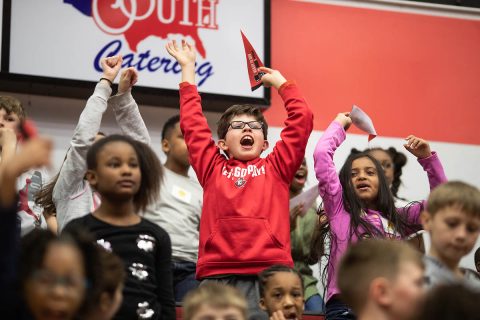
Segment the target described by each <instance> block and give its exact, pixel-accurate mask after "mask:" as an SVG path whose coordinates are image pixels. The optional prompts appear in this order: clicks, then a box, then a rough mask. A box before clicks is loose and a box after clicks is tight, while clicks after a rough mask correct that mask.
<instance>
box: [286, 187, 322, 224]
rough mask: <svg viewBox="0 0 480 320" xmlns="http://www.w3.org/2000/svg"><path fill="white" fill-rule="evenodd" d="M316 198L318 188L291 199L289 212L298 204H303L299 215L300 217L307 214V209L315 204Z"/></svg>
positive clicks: (312, 188)
mask: <svg viewBox="0 0 480 320" xmlns="http://www.w3.org/2000/svg"><path fill="white" fill-rule="evenodd" d="M317 197H318V186H313V187H311V188H310V189H308V190H307V191H305V192H302V193H300V194H299V195H298V196H296V197H293V198H292V199H290V210H292V209H293V208H295V207H296V206H298V205H299V204H303V210H302V212H301V213H300V216H302V217H303V216H304V215H305V213H307V211H308V209H310V208H311V207H312V205H313V202H315V199H317Z"/></svg>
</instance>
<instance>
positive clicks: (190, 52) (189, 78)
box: [165, 40, 196, 84]
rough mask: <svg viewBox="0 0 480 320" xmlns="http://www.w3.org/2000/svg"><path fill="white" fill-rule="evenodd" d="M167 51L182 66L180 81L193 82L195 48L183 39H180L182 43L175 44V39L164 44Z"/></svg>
mask: <svg viewBox="0 0 480 320" xmlns="http://www.w3.org/2000/svg"><path fill="white" fill-rule="evenodd" d="M165 48H167V51H168V53H169V54H170V55H171V56H172V57H174V58H175V60H177V62H178V63H179V64H180V67H182V82H188V83H190V84H195V55H196V54H195V48H194V47H192V45H190V44H189V43H187V42H186V41H185V40H182V45H181V46H180V47H179V46H177V42H176V41H175V40H173V41H171V42H169V43H167V45H166V46H165Z"/></svg>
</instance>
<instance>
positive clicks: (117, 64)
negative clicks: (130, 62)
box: [100, 56, 123, 82]
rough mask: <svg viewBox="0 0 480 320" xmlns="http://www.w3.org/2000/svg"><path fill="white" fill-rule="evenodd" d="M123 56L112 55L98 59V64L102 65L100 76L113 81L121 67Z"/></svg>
mask: <svg viewBox="0 0 480 320" xmlns="http://www.w3.org/2000/svg"><path fill="white" fill-rule="evenodd" d="M122 62H123V58H122V56H113V57H108V58H102V59H101V60H100V65H101V66H102V70H103V74H102V78H106V79H108V80H110V82H113V80H115V78H116V77H117V75H118V72H119V71H120V68H121V67H122Z"/></svg>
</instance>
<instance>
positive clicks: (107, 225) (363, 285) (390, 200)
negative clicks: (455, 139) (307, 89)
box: [0, 41, 480, 320]
mask: <svg viewBox="0 0 480 320" xmlns="http://www.w3.org/2000/svg"><path fill="white" fill-rule="evenodd" d="M166 49H167V51H168V53H169V54H170V55H171V56H172V57H174V58H175V59H176V61H177V62H178V64H179V66H180V67H181V72H182V73H181V83H180V89H179V93H180V114H179V115H178V116H174V117H172V118H170V119H168V120H167V121H166V122H165V125H164V128H163V131H162V136H161V139H162V145H161V147H162V150H163V152H164V153H165V155H166V156H167V158H166V162H165V163H164V164H161V163H160V161H159V160H158V158H157V156H156V155H155V153H154V152H153V151H152V149H151V148H150V146H149V145H150V136H149V133H148V130H147V128H146V126H145V124H144V122H143V119H142V117H141V114H140V112H139V109H138V106H137V104H136V102H135V100H134V99H133V97H132V93H131V91H132V87H133V86H134V84H135V83H136V82H137V78H138V73H137V71H136V70H135V69H134V68H128V69H125V70H123V71H120V69H121V66H122V57H121V56H115V57H109V58H104V59H102V61H101V66H102V69H103V74H102V77H101V80H100V81H99V83H98V84H97V85H96V87H95V90H94V92H93V94H92V96H91V97H90V98H89V99H88V101H87V103H86V106H85V109H84V110H83V112H82V114H81V115H80V119H79V121H78V125H77V127H76V128H75V130H74V133H73V137H72V140H71V143H70V147H69V149H68V151H67V153H66V156H65V159H64V162H63V164H62V166H61V168H60V171H59V172H58V174H57V175H56V176H55V177H53V178H52V179H48V177H47V176H46V174H45V170H44V169H43V168H45V167H46V166H48V165H49V161H50V156H51V149H52V143H51V141H50V140H49V139H47V138H43V137H36V136H29V135H26V134H25V132H24V130H22V126H24V124H25V118H26V115H25V111H24V110H23V107H22V106H21V104H20V102H19V101H18V100H16V99H15V98H13V97H0V151H1V153H0V155H1V158H0V159H1V160H0V185H1V192H0V214H1V215H2V223H1V224H0V237H1V240H2V241H0V244H1V252H2V255H1V256H0V261H1V263H0V287H1V288H2V290H0V301H2V307H1V309H0V310H1V312H2V313H1V314H2V316H3V315H5V316H6V319H175V318H176V316H177V315H176V303H177V306H178V304H181V305H183V318H184V319H187V320H204V319H230V320H234V319H239V320H246V319H267V318H270V319H271V320H284V319H301V318H302V316H303V314H304V313H308V312H310V313H311V312H313V313H317V314H318V313H324V314H325V317H326V319H328V320H330V319H332V320H333V319H361V320H362V319H363V320H368V319H405V320H408V319H412V320H413V319H415V320H417V319H460V318H461V319H476V318H475V316H477V317H478V315H477V314H478V312H476V311H477V310H476V309H477V308H478V307H477V305H478V304H476V303H475V301H476V299H477V298H478V294H479V292H480V276H479V274H478V273H477V272H476V271H473V270H469V269H465V268H461V267H460V260H461V258H462V257H464V256H465V255H467V254H468V253H469V252H471V251H472V250H473V248H474V246H475V244H476V241H477V239H478V235H479V233H480V191H479V190H478V188H476V187H473V186H471V185H468V184H466V183H463V182H459V181H451V182H447V178H446V176H445V173H444V170H443V167H442V164H441V163H440V159H439V155H438V154H437V153H436V152H434V151H432V150H431V149H430V145H429V143H428V142H426V141H425V140H423V139H421V138H418V137H416V136H414V135H409V136H408V137H407V138H406V143H405V149H406V151H407V152H410V153H411V154H413V155H414V156H415V157H416V158H417V159H418V162H419V164H420V165H421V166H422V168H423V170H424V171H425V172H426V175H427V177H428V181H429V184H430V189H431V190H432V191H431V194H430V196H429V198H428V200H427V201H417V202H411V203H408V201H407V200H406V199H403V198H401V197H400V196H399V193H398V191H399V187H400V185H401V175H402V167H403V166H404V165H405V163H406V157H405V155H404V154H403V153H401V152H398V151H397V150H395V149H393V148H389V149H381V148H374V149H368V150H365V151H358V150H352V153H351V154H350V155H349V156H348V158H347V159H346V161H345V163H344V164H343V166H342V168H341V170H340V172H339V173H337V171H336V169H335V164H334V161H333V158H334V154H335V151H336V149H337V148H338V147H339V146H340V145H341V144H342V143H343V141H344V140H345V139H346V131H347V130H348V128H349V127H350V125H351V124H352V119H351V118H350V116H349V114H348V113H339V114H338V115H337V117H336V118H335V119H334V121H333V122H332V123H331V124H330V126H329V127H328V128H327V129H326V130H325V132H324V133H323V135H322V137H321V138H320V140H319V141H318V143H317V146H316V148H315V151H314V154H313V157H314V161H315V165H314V171H315V175H316V177H317V180H318V190H319V194H320V197H321V200H322V205H318V204H317V203H314V204H313V205H312V207H311V208H304V207H303V205H302V204H300V205H298V206H296V207H294V208H292V209H291V210H290V209H289V199H290V198H293V197H295V196H297V195H299V194H300V193H302V191H303V188H304V186H305V182H306V177H307V174H308V168H307V165H306V158H305V149H306V145H307V142H308V139H309V136H310V133H311V131H312V129H313V114H312V111H311V110H310V108H309V106H308V103H307V102H306V100H305V98H304V97H303V95H302V94H301V92H300V90H299V88H298V86H297V85H296V84H295V83H294V82H291V81H287V80H286V79H285V78H284V77H283V76H282V74H281V73H280V72H279V71H277V70H273V69H270V68H265V67H262V68H261V71H262V72H263V73H264V75H263V76H262V79H261V81H262V83H263V85H265V86H270V87H273V88H275V89H276V90H277V91H278V94H279V95H280V97H281V99H282V100H283V102H284V105H285V109H286V112H287V119H286V120H285V128H283V130H282V132H281V135H280V140H279V141H278V142H277V143H276V144H275V146H274V148H273V151H272V152H271V153H269V154H268V155H267V156H266V157H264V158H262V157H261V154H262V152H263V151H265V150H266V149H267V148H268V146H269V143H268V140H267V134H268V125H267V122H266V120H265V118H264V115H263V113H262V112H261V110H260V109H258V108H257V107H255V106H253V105H233V106H231V107H230V108H228V109H227V110H226V111H225V112H224V113H223V114H222V116H221V117H220V120H219V121H218V124H217V125H218V129H217V136H218V142H217V143H215V142H214V140H213V136H212V133H211V131H210V129H209V126H208V124H207V121H206V119H205V116H204V115H203V112H202V105H201V97H200V95H199V93H198V91H197V87H196V86H195V72H194V70H195V63H196V62H195V61H196V54H195V48H193V47H192V46H191V45H190V44H188V43H187V42H185V41H182V43H181V44H177V43H176V42H175V41H172V42H169V43H168V45H167V47H166ZM118 74H120V79H119V85H118V93H117V94H115V95H113V96H112V83H113V82H114V80H115V79H116V78H117V76H118ZM109 107H111V109H112V110H113V112H114V114H115V118H116V121H117V124H118V126H119V128H120V129H121V131H122V135H105V134H104V133H101V132H100V126H101V119H102V115H103V113H104V112H105V111H106V110H107V109H108V108H109ZM190 166H191V167H192V168H193V170H194V171H195V173H196V175H197V178H198V182H196V180H194V179H192V178H191V177H190V176H189V174H188V172H189V169H190ZM39 168H40V169H39ZM421 230H425V231H426V232H428V233H429V234H430V238H431V246H430V249H429V251H428V252H427V253H426V254H425V255H424V256H423V257H422V254H423V253H424V252H423V251H422V250H424V246H423V241H419V242H418V245H415V246H411V245H409V244H408V242H407V240H409V239H410V240H411V239H412V238H415V237H417V238H418V232H419V231H421ZM322 257H323V258H326V261H327V264H326V270H325V271H326V273H325V277H324V278H322V279H325V283H324V285H325V287H326V292H325V294H323V293H322V292H320V291H319V290H318V288H317V283H318V278H317V277H315V276H314V275H313V272H312V270H311V269H310V267H309V265H312V264H317V263H318V262H319V260H320V259H321V258H322ZM479 257H480V253H479V252H477V253H476V254H475V259H476V261H475V263H476V265H477V266H479V265H480V263H478V261H477V260H480V258H479ZM426 289H428V290H427V291H428V293H427V294H426V293H425V291H426ZM452 301H456V302H455V303H454V302H452ZM472 315H473V316H472Z"/></svg>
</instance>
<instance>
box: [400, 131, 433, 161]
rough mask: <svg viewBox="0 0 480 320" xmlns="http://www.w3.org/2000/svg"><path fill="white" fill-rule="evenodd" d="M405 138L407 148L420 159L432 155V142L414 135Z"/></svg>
mask: <svg viewBox="0 0 480 320" xmlns="http://www.w3.org/2000/svg"><path fill="white" fill-rule="evenodd" d="M405 140H406V141H407V142H406V143H405V144H404V145H403V146H404V147H405V149H407V151H408V152H410V153H411V154H413V155H414V156H415V157H417V158H418V159H424V158H428V157H430V156H431V155H432V151H431V150H430V144H429V143H428V142H427V141H425V140H423V139H421V138H417V137H415V136H414V135H409V136H408V137H407V138H405Z"/></svg>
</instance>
